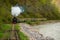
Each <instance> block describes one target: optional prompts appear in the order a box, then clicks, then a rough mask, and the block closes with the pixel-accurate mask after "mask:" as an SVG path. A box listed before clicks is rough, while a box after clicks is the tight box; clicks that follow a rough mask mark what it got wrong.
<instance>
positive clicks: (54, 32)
mask: <svg viewBox="0 0 60 40" xmlns="http://www.w3.org/2000/svg"><path fill="white" fill-rule="evenodd" d="M34 28H36V29H37V30H38V31H39V33H41V34H43V35H44V37H47V36H49V37H52V38H54V40H60V22H58V23H48V24H42V25H38V26H34Z"/></svg>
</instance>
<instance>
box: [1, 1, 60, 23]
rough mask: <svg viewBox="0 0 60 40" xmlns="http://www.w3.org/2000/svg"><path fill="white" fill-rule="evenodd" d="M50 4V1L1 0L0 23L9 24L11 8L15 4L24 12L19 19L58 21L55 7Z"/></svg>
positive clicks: (58, 16)
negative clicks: (22, 8) (21, 7)
mask: <svg viewBox="0 0 60 40" xmlns="http://www.w3.org/2000/svg"><path fill="white" fill-rule="evenodd" d="M51 2H52V1H51V0H1V1H0V23H2V22H3V23H11V19H12V15H11V6H13V5H16V4H17V3H18V4H19V5H20V6H23V7H24V9H25V12H24V13H21V15H19V16H18V17H19V18H46V19H47V20H57V19H60V13H59V11H58V9H57V7H55V5H53V4H51Z"/></svg>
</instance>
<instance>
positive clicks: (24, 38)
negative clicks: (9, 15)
mask: <svg viewBox="0 0 60 40" xmlns="http://www.w3.org/2000/svg"><path fill="white" fill-rule="evenodd" d="M15 29H16V30H18V31H19V32H18V35H19V38H20V39H21V40H29V39H28V37H27V36H26V35H25V34H24V33H23V32H21V31H20V29H21V28H20V26H18V24H17V25H15Z"/></svg>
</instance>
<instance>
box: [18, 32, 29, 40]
mask: <svg viewBox="0 0 60 40" xmlns="http://www.w3.org/2000/svg"><path fill="white" fill-rule="evenodd" d="M18 34H19V35H20V36H19V37H20V38H21V40H29V39H28V37H27V36H26V35H25V34H24V33H23V32H19V33H18Z"/></svg>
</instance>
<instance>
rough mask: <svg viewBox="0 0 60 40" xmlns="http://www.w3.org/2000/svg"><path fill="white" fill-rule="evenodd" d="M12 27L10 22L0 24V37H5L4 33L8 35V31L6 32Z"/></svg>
mask: <svg viewBox="0 0 60 40" xmlns="http://www.w3.org/2000/svg"><path fill="white" fill-rule="evenodd" d="M10 29H11V25H10V24H0V39H1V38H3V36H4V35H6V36H8V35H7V34H8V32H7V33H6V34H5V32H6V31H7V30H10Z"/></svg>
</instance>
